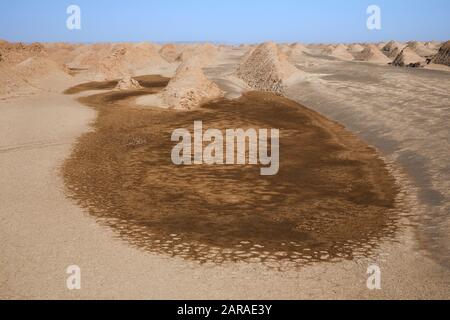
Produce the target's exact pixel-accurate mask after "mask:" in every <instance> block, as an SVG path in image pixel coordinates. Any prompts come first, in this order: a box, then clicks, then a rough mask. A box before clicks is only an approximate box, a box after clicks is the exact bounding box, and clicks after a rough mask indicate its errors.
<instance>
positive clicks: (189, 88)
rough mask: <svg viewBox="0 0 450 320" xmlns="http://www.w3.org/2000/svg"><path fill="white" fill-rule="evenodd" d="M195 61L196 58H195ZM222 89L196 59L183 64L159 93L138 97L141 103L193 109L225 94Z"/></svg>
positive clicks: (138, 101) (178, 108)
mask: <svg viewBox="0 0 450 320" xmlns="http://www.w3.org/2000/svg"><path fill="white" fill-rule="evenodd" d="M193 61H194V60H193ZM223 94H224V93H223V92H222V90H220V89H219V87H218V86H217V85H216V84H215V83H214V82H212V81H210V80H209V79H208V78H206V76H205V74H204V73H203V71H202V69H201V67H200V66H199V65H198V63H197V62H196V61H194V62H190V61H187V62H185V63H183V64H181V65H180V66H179V67H178V69H177V71H176V73H175V76H174V77H173V78H172V79H171V80H170V82H169V84H168V85H167V87H166V88H164V90H163V91H162V92H161V93H160V94H158V95H150V96H143V97H140V98H138V99H137V103H138V104H139V105H144V106H156V107H163V108H170V109H177V110H191V109H194V108H196V107H198V106H200V105H201V104H202V103H205V102H208V101H210V100H214V99H216V98H219V97H222V96H223Z"/></svg>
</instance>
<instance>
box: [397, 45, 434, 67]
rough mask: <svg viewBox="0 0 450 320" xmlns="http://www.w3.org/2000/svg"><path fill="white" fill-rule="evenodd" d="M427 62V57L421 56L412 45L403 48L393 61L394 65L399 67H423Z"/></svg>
mask: <svg viewBox="0 0 450 320" xmlns="http://www.w3.org/2000/svg"><path fill="white" fill-rule="evenodd" d="M425 64H426V60H425V58H423V57H421V56H419V55H418V54H417V53H416V52H415V51H414V50H413V49H411V48H410V47H406V48H405V49H403V50H402V51H401V52H400V53H399V54H398V55H397V57H396V58H395V59H394V61H393V62H392V65H394V66H397V67H421V66H422V67H423V66H424V65H425Z"/></svg>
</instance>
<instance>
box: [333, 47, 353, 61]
mask: <svg viewBox="0 0 450 320" xmlns="http://www.w3.org/2000/svg"><path fill="white" fill-rule="evenodd" d="M330 56H332V57H335V58H338V59H341V60H353V55H352V54H351V53H350V52H349V51H348V48H347V46H345V45H343V44H339V45H337V46H336V48H334V49H332V50H331V52H330Z"/></svg>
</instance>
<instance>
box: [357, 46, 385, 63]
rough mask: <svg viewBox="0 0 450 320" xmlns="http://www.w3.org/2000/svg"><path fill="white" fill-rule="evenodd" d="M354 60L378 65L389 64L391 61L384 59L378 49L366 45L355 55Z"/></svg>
mask: <svg viewBox="0 0 450 320" xmlns="http://www.w3.org/2000/svg"><path fill="white" fill-rule="evenodd" d="M355 60H358V61H366V62H372V63H379V64H388V63H390V62H391V59H389V58H388V57H386V56H385V55H384V54H383V53H382V52H381V51H380V49H378V47H377V46H375V45H373V44H369V45H367V46H366V47H365V48H364V50H363V51H361V52H360V53H356V54H355Z"/></svg>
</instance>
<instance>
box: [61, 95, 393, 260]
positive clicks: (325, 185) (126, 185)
mask: <svg viewBox="0 0 450 320" xmlns="http://www.w3.org/2000/svg"><path fill="white" fill-rule="evenodd" d="M157 90H158V89H155V92H156V91H157ZM143 91H145V90H135V91H125V92H109V93H104V94H99V95H94V96H90V97H87V98H82V99H81V101H82V102H83V103H85V104H87V105H89V106H92V107H94V108H96V109H97V110H98V114H99V115H98V118H97V121H96V123H95V131H94V132H90V133H88V134H85V135H84V136H83V137H81V139H80V141H79V143H78V144H77V146H76V148H75V150H74V152H73V154H72V156H71V158H70V159H68V160H67V161H66V163H65V165H64V170H63V173H64V178H65V181H66V183H67V186H68V189H69V192H70V195H71V196H72V197H73V198H74V199H76V200H77V201H78V202H79V203H80V204H81V205H82V206H84V207H86V208H88V209H89V212H90V213H91V214H92V215H94V216H95V217H97V218H98V219H99V220H101V221H102V223H105V224H107V225H110V226H111V227H113V228H114V229H115V230H118V232H119V234H120V236H121V237H123V238H124V239H126V240H128V241H130V242H132V243H133V244H136V245H138V246H139V247H141V248H145V249H146V250H149V251H152V252H159V253H165V254H171V255H175V256H180V257H184V258H186V259H195V260H198V261H202V262H207V261H211V262H216V263H220V262H223V261H230V260H231V261H240V260H246V261H255V262H256V261H262V262H267V263H269V264H273V263H278V262H280V261H289V262H292V263H295V264H304V263H308V262H311V261H329V260H334V259H351V258H353V257H354V255H355V254H358V255H369V254H370V252H371V250H372V249H373V248H374V247H376V246H377V244H378V243H379V242H380V241H381V240H383V239H386V238H392V237H393V235H394V233H395V230H396V223H395V221H396V218H397V214H396V208H395V206H394V203H395V198H396V194H397V187H396V185H395V181H394V178H393V177H392V176H391V175H390V174H389V172H388V171H387V169H386V168H385V165H384V163H383V161H382V160H380V159H379V158H378V156H377V153H376V152H375V151H374V150H373V149H372V148H370V147H368V146H367V145H365V144H364V143H362V142H361V141H360V140H358V139H357V138H356V137H355V136H354V135H352V134H351V133H349V132H348V131H346V130H345V129H344V128H343V127H342V126H340V125H338V124H336V123H334V122H331V121H329V120H327V119H325V118H323V117H322V116H320V115H319V114H317V113H315V112H313V111H310V110H309V109H306V108H304V107H302V106H301V105H299V104H297V103H295V102H293V101H291V100H288V99H285V98H282V97H278V96H275V95H272V94H268V93H260V92H251V93H247V94H245V95H244V96H243V97H241V98H240V99H237V100H226V99H222V100H220V101H216V102H211V103H208V104H205V105H204V106H203V107H202V108H201V109H199V110H196V111H191V112H175V111H168V110H160V109H157V108H152V109H141V108H138V107H133V101H132V97H134V96H136V95H139V94H142V92H143ZM196 120H202V121H203V126H204V129H207V128H217V129H223V130H224V129H227V128H249V127H253V128H278V129H280V134H281V138H280V159H281V160H280V171H279V173H278V175H276V176H269V177H268V176H261V175H260V171H259V169H260V167H259V166H249V165H247V166H242V165H241V166H240V165H235V166H219V165H214V166H208V165H197V166H175V165H174V164H172V162H171V157H170V155H171V149H172V147H173V146H174V145H175V143H173V142H171V140H170V137H171V133H172V131H173V130H174V129H176V128H188V129H189V130H190V131H191V132H192V130H193V122H194V121H196Z"/></svg>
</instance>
